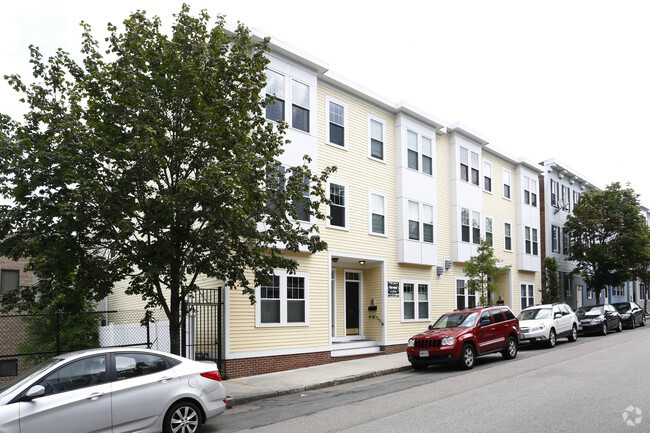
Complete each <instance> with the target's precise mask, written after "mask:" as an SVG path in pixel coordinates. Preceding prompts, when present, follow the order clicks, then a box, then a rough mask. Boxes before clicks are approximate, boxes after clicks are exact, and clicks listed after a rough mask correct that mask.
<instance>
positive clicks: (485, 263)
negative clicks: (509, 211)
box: [465, 240, 510, 305]
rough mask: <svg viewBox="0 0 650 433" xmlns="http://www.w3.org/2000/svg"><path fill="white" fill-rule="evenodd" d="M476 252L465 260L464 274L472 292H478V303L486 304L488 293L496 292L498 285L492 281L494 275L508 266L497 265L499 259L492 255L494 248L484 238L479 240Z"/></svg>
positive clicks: (505, 269)
mask: <svg viewBox="0 0 650 433" xmlns="http://www.w3.org/2000/svg"><path fill="white" fill-rule="evenodd" d="M477 253H478V254H477V255H476V256H472V257H470V259H469V260H468V261H467V262H465V276H466V277H468V278H469V281H468V283H467V286H468V287H469V288H470V289H471V290H472V291H474V293H479V304H480V305H486V304H487V302H488V293H492V294H493V295H495V294H498V288H499V286H498V285H497V284H496V283H495V282H494V277H496V276H497V275H499V274H502V273H504V272H506V271H507V270H508V269H510V266H501V267H499V266H498V265H497V263H499V262H500V261H501V260H499V259H498V258H496V257H494V249H493V248H492V247H491V246H490V244H489V243H488V242H487V241H486V240H482V241H481V244H480V245H479V246H478V251H477Z"/></svg>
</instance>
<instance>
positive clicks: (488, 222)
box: [485, 217, 494, 247]
mask: <svg viewBox="0 0 650 433" xmlns="http://www.w3.org/2000/svg"><path fill="white" fill-rule="evenodd" d="M485 240H486V242H487V243H488V245H490V246H491V247H494V232H493V229H492V218H491V217H485Z"/></svg>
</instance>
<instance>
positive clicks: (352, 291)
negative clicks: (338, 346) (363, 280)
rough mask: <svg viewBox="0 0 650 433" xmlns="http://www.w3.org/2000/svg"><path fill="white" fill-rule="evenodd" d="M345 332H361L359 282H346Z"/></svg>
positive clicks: (356, 333) (348, 333)
mask: <svg viewBox="0 0 650 433" xmlns="http://www.w3.org/2000/svg"><path fill="white" fill-rule="evenodd" d="M345 328H346V330H345V334H346V335H358V334H359V282H358V281H347V282H346V283H345Z"/></svg>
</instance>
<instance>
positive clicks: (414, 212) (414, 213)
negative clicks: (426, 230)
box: [408, 200, 420, 241]
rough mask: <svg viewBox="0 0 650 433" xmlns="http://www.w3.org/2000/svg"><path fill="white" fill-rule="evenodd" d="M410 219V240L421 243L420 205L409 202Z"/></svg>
mask: <svg viewBox="0 0 650 433" xmlns="http://www.w3.org/2000/svg"><path fill="white" fill-rule="evenodd" d="M408 217H409V239H411V240H413V241H419V240H420V203H418V202H416V201H410V200H409V202H408Z"/></svg>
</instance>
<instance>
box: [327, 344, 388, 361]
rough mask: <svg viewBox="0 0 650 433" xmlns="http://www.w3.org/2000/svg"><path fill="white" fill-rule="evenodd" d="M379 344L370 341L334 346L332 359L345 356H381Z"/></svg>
mask: <svg viewBox="0 0 650 433" xmlns="http://www.w3.org/2000/svg"><path fill="white" fill-rule="evenodd" d="M379 353H381V350H380V349H379V343H378V342H376V341H370V340H359V341H348V342H341V343H333V344H332V352H331V356H332V358H342V357H344V356H358V355H372V354H379Z"/></svg>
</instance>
